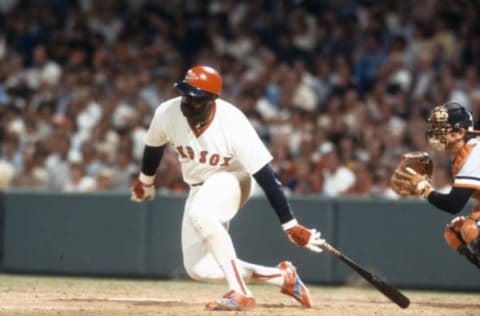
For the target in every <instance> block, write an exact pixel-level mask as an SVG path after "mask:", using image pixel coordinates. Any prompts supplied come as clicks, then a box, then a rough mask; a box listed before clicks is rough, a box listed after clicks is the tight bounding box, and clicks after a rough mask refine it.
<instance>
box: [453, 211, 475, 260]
mask: <svg viewBox="0 0 480 316" xmlns="http://www.w3.org/2000/svg"><path fill="white" fill-rule="evenodd" d="M479 217H480V216H477V214H475V213H472V215H471V216H470V217H469V218H465V217H463V216H459V217H456V218H454V219H453V220H452V222H451V223H450V224H448V225H447V227H446V228H445V231H444V237H445V240H446V242H447V244H448V245H449V246H450V247H451V248H452V249H454V250H456V251H457V252H458V253H460V254H461V255H463V256H464V257H465V258H467V260H468V261H470V262H471V263H473V264H474V265H476V266H477V267H478V268H480V238H479V234H478V232H479V228H480V227H479V226H480V222H479V219H480V218H479ZM475 218H476V219H475Z"/></svg>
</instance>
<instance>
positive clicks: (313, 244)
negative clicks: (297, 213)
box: [284, 220, 325, 253]
mask: <svg viewBox="0 0 480 316" xmlns="http://www.w3.org/2000/svg"><path fill="white" fill-rule="evenodd" d="M294 221H295V220H294ZM289 226H291V227H289ZM284 230H285V233H286V234H287V236H288V238H289V239H290V241H291V242H292V243H294V244H295V245H297V246H299V247H305V248H307V249H308V250H310V251H313V252H317V253H320V252H322V251H323V250H322V248H320V246H321V245H322V244H323V243H324V242H325V239H322V238H320V236H321V234H320V232H319V231H317V230H316V229H315V228H311V229H309V228H306V227H304V226H302V225H300V224H298V223H296V221H295V222H293V225H287V226H286V227H284Z"/></svg>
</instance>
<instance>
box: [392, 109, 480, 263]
mask: <svg viewBox="0 0 480 316" xmlns="http://www.w3.org/2000/svg"><path fill="white" fill-rule="evenodd" d="M428 124H429V128H428V131H427V137H428V144H429V147H430V148H431V149H432V150H435V151H443V152H446V153H447V154H449V155H450V156H451V157H452V159H453V163H452V165H451V172H452V176H453V177H454V180H453V184H452V189H451V191H450V192H449V193H448V194H443V193H439V192H436V191H435V190H434V188H433V187H432V185H431V181H430V177H431V174H432V171H433V164H432V160H431V159H430V157H429V156H428V154H427V153H424V152H413V153H407V154H405V155H404V156H403V160H402V161H401V163H400V165H399V166H398V167H397V169H396V170H395V172H394V174H393V175H392V178H391V185H392V189H393V190H394V191H395V192H396V193H397V194H399V195H401V196H409V195H413V196H418V195H420V196H423V197H424V198H425V199H427V200H428V202H429V203H431V204H433V205H434V206H436V207H437V208H438V209H440V210H442V211H445V212H447V213H450V214H457V213H459V212H460V211H462V209H463V208H464V206H465V205H466V204H467V202H468V200H469V199H470V198H474V199H477V200H478V199H480V146H479V143H480V139H479V138H477V137H476V135H478V131H474V129H473V119H472V115H471V113H470V112H468V111H467V110H466V109H465V108H464V107H463V106H462V105H460V104H459V103H458V102H447V103H446V104H444V105H441V106H437V107H435V108H434V109H433V110H432V111H431V113H430V116H429V118H428ZM479 231H480V204H477V205H476V206H475V207H474V209H473V211H472V213H471V214H470V215H469V216H467V217H464V216H458V217H455V218H454V219H453V220H452V221H451V222H450V224H448V225H447V226H446V228H445V231H444V237H445V240H446V242H447V244H448V245H449V246H450V247H451V248H453V249H454V250H456V251H458V252H459V253H460V254H461V255H463V256H465V257H466V258H467V259H468V260H469V261H470V262H471V263H473V264H474V265H476V266H477V267H478V268H480V237H479Z"/></svg>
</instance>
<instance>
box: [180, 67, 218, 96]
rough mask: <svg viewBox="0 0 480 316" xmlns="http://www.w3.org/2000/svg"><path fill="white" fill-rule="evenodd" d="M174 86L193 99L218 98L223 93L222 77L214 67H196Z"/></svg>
mask: <svg viewBox="0 0 480 316" xmlns="http://www.w3.org/2000/svg"><path fill="white" fill-rule="evenodd" d="M174 86H175V88H177V89H179V90H181V91H183V92H184V93H185V94H187V95H190V96H192V97H217V96H219V95H220V93H221V92H222V77H221V76H220V74H219V73H218V72H217V71H216V70H215V69H213V68H212V67H209V66H195V67H193V68H190V69H189V70H188V71H187V73H186V75H185V78H184V79H183V80H180V81H177V82H175V85H174Z"/></svg>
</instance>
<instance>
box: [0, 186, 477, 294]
mask: <svg viewBox="0 0 480 316" xmlns="http://www.w3.org/2000/svg"><path fill="white" fill-rule="evenodd" d="M0 201H1V200H0ZM183 201H184V196H183V195H179V196H166V195H158V196H157V198H156V200H155V201H153V202H147V203H142V204H137V203H133V202H130V200H129V196H128V194H126V193H124V194H120V193H118V194H88V195H87V194H53V193H48V194H45V193H21V192H16V193H8V194H7V195H6V196H5V198H4V205H0V209H2V207H3V208H4V213H5V214H4V232H3V270H4V271H6V272H13V273H41V274H42V273H46V274H74V275H107V276H134V277H144V276H146V277H162V278H163V277H165V278H169V277H185V276H186V274H185V271H184V269H183V265H182V254H181V247H180V225H181V220H182V209H183ZM290 201H291V204H292V206H293V208H294V210H295V213H296V215H297V218H298V219H299V221H300V222H301V223H302V224H304V225H305V226H310V227H317V228H318V229H319V230H320V231H321V232H322V234H323V236H325V237H326V238H327V240H328V241H330V243H331V244H332V245H334V246H336V247H337V248H338V249H340V250H341V251H342V252H344V253H345V254H346V255H348V256H349V257H350V258H352V259H354V260H355V261H357V262H358V263H360V264H361V265H363V266H364V267H366V268H367V269H369V270H371V271H372V272H374V273H376V274H377V275H379V276H380V277H382V278H384V279H386V280H388V281H389V282H391V283H393V284H395V285H397V286H400V287H404V288H437V289H438V288H440V289H454V290H456V289H458V290H480V274H479V273H478V269H476V268H475V267H474V266H473V265H472V264H470V263H468V262H467V261H466V260H465V259H464V258H463V257H461V256H459V255H457V254H456V253H455V252H454V251H452V250H450V249H449V248H448V247H447V245H446V244H445V243H444V241H443V228H444V226H445V224H446V223H448V222H449V221H450V220H451V218H452V216H450V215H448V214H443V213H441V212H439V211H437V210H435V209H434V208H433V207H432V206H430V205H429V204H428V203H426V202H424V201H407V200H402V201H386V200H369V199H342V200H333V199H312V198H305V199H291V200H290ZM468 212H469V209H466V210H465V211H464V213H468ZM0 213H1V212H0ZM0 223H1V219H0ZM230 231H231V234H232V238H233V240H234V243H235V245H236V249H237V252H238V255H239V257H240V258H242V259H244V260H249V261H252V262H255V263H259V264H265V265H276V264H277V263H278V262H280V261H282V260H290V261H292V262H293V263H294V264H295V265H296V266H297V268H298V270H299V271H300V272H301V275H302V278H303V279H304V281H306V282H309V283H319V284H320V283H321V284H340V283H347V282H357V281H358V280H359V279H360V278H359V277H358V275H357V274H356V273H355V272H353V271H352V270H351V269H349V268H348V267H346V266H345V265H344V264H343V263H342V262H341V261H340V260H338V259H337V258H335V257H334V256H332V255H330V254H326V253H323V254H320V255H318V254H314V253H311V252H308V251H306V250H304V249H301V248H298V247H295V246H294V245H292V244H291V243H290V242H289V241H288V239H287V238H286V237H285V235H284V233H283V232H282V230H281V227H280V225H279V223H278V219H277V218H276V216H275V213H274V212H273V210H272V209H271V208H270V206H269V205H268V202H267V201H266V200H265V199H263V198H255V199H252V200H251V201H250V202H249V203H248V204H247V205H246V206H245V207H244V208H243V209H242V210H240V212H239V214H238V215H237V216H236V217H235V219H234V220H233V221H232V223H231V226H230Z"/></svg>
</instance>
